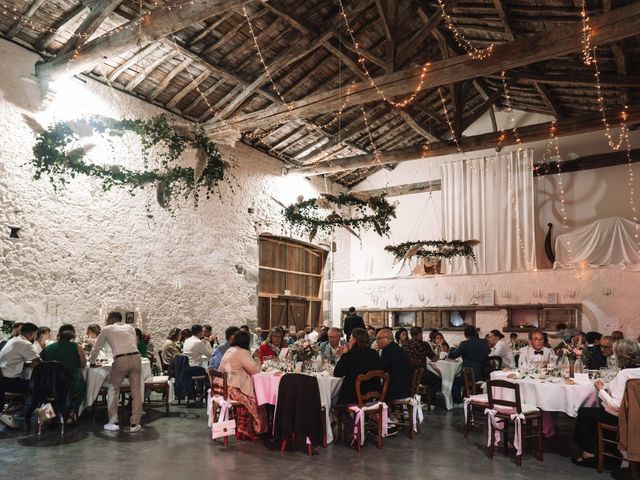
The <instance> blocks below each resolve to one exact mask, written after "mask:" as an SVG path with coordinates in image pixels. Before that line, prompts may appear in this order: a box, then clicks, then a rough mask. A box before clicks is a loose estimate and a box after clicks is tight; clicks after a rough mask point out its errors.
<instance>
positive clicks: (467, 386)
mask: <svg viewBox="0 0 640 480" xmlns="http://www.w3.org/2000/svg"><path fill="white" fill-rule="evenodd" d="M462 376H463V378H464V398H465V402H464V403H465V409H466V410H465V418H466V420H465V430H464V438H467V437H468V436H469V432H470V431H471V430H472V429H473V426H474V425H475V415H474V414H475V410H480V411H481V412H483V411H484V409H485V408H488V407H489V396H488V395H487V394H486V393H478V391H477V390H478V385H477V383H476V375H475V372H474V371H473V368H471V367H464V368H463V369H462Z"/></svg>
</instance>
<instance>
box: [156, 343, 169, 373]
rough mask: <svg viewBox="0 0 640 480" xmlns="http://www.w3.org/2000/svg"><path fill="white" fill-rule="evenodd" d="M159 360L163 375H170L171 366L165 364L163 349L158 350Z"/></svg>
mask: <svg viewBox="0 0 640 480" xmlns="http://www.w3.org/2000/svg"><path fill="white" fill-rule="evenodd" d="M158 358H159V359H160V368H161V369H162V374H163V375H168V374H169V364H168V363H165V361H164V357H163V356H162V349H159V350H158Z"/></svg>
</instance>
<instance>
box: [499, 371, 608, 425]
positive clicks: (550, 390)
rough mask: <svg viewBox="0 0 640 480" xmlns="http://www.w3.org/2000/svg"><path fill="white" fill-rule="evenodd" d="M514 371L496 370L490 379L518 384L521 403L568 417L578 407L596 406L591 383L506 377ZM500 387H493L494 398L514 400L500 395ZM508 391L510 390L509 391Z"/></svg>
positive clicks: (595, 396) (596, 395) (573, 414)
mask: <svg viewBox="0 0 640 480" xmlns="http://www.w3.org/2000/svg"><path fill="white" fill-rule="evenodd" d="M510 373H514V372H504V371H497V372H492V373H491V380H508V381H510V382H515V383H517V384H518V385H520V399H521V401H522V403H526V404H527V405H532V406H536V407H538V408H539V409H540V410H543V411H545V412H562V413H565V414H567V415H569V416H570V417H577V416H578V409H579V408H580V407H596V406H598V392H597V390H596V389H595V388H594V386H593V385H592V384H589V385H577V384H576V385H567V384H566V383H564V380H562V379H555V378H554V379H552V380H539V379H533V378H526V379H522V378H517V379H511V378H506V377H507V375H509V374H510ZM501 391H504V390H502V389H495V390H494V393H495V395H496V398H502V399H505V400H514V398H513V395H511V397H512V398H507V397H506V393H507V392H506V391H504V392H505V396H504V397H503V396H501ZM509 393H510V392H509Z"/></svg>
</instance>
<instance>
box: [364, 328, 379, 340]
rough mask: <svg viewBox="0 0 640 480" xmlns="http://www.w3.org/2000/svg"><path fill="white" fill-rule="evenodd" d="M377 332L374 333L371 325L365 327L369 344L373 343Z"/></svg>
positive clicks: (374, 330)
mask: <svg viewBox="0 0 640 480" xmlns="http://www.w3.org/2000/svg"><path fill="white" fill-rule="evenodd" d="M377 333H378V332H376V329H375V328H374V327H372V326H371V325H369V326H368V327H367V334H368V335H369V342H370V343H373V342H375V340H376V334H377Z"/></svg>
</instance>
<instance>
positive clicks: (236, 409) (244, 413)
mask: <svg viewBox="0 0 640 480" xmlns="http://www.w3.org/2000/svg"><path fill="white" fill-rule="evenodd" d="M207 376H208V378H209V384H210V385H211V387H210V388H209V396H210V397H211V398H212V399H213V398H214V397H216V396H219V397H222V399H223V400H226V401H227V402H229V403H230V404H231V408H230V409H229V420H231V419H234V420H235V421H236V438H242V435H241V434H240V431H243V432H247V437H246V438H247V439H248V440H251V441H253V440H255V432H254V430H253V418H252V417H251V413H249V411H248V410H247V409H246V408H245V407H244V405H242V404H241V403H240V402H236V401H235V400H230V399H229V386H228V384H227V376H226V375H225V374H224V373H222V372H219V371H218V370H214V369H213V368H210V369H209V370H208V372H207ZM216 379H220V382H216V381H215V380H216ZM212 402H213V416H212V418H211V421H212V422H213V423H215V422H216V421H217V420H218V415H220V406H219V405H218V404H217V403H216V402H215V401H212ZM212 428H213V427H212ZM223 443H224V446H225V447H226V446H228V445H229V437H224V438H223Z"/></svg>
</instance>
